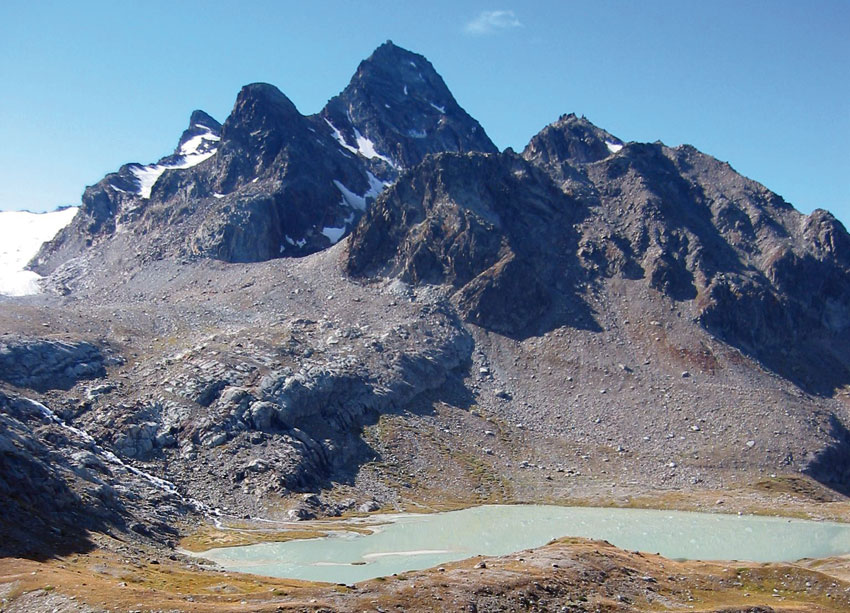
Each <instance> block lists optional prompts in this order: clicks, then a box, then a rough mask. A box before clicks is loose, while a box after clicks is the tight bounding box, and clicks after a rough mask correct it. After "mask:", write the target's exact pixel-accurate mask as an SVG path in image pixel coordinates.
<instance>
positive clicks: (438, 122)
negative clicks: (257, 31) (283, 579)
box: [0, 43, 850, 549]
mask: <svg viewBox="0 0 850 613" xmlns="http://www.w3.org/2000/svg"><path fill="white" fill-rule="evenodd" d="M154 175H156V176H154ZM349 235H350V236H349ZM33 267H34V269H35V270H37V271H39V272H40V273H42V274H46V275H49V278H48V280H47V285H48V287H49V288H52V289H54V290H56V291H55V292H53V293H47V294H45V295H42V296H36V297H31V298H27V299H18V300H6V301H5V302H4V309H3V310H2V312H0V323H2V324H3V326H4V328H3V329H4V330H6V331H7V335H6V336H8V339H7V338H6V337H3V340H2V343H0V366H2V368H3V370H2V371H0V393H2V394H3V396H2V398H0V400H2V404H3V406H4V419H7V420H9V424H10V425H9V431H14V432H16V435H15V436H9V437H5V438H2V439H0V442H2V443H3V445H4V447H3V449H4V450H5V451H4V455H2V456H0V460H2V461H4V462H6V464H4V467H5V466H9V470H8V471H5V470H4V473H3V474H4V475H9V479H7V481H6V482H4V484H0V485H3V487H4V491H7V492H13V491H15V490H16V489H19V490H25V491H27V492H29V498H28V499H27V500H25V501H23V502H22V501H20V500H17V499H10V500H11V502H7V504H11V505H13V506H14V517H16V518H20V521H21V522H24V521H25V519H26V513H25V512H24V511H25V509H26V508H27V505H33V504H38V501H39V500H48V499H49V498H50V497H51V495H52V492H53V491H54V490H51V489H50V487H48V486H45V487H44V488H42V487H41V486H40V485H39V484H38V483H37V480H36V479H31V478H27V476H26V475H28V474H30V473H32V474H35V473H36V472H40V471H42V469H44V470H48V469H47V468H43V467H44V466H47V465H49V462H48V461H47V460H46V459H45V458H49V457H55V458H59V459H61V461H59V462H57V463H55V466H54V468H52V469H49V470H51V471H52V472H51V473H50V474H51V475H53V477H52V478H51V480H50V482H51V483H53V482H55V483H64V484H65V487H66V488H67V489H68V491H69V492H71V493H72V494H73V495H72V494H69V496H70V497H69V498H68V500H72V499H74V500H75V498H73V496H77V497H78V498H79V499H80V500H85V501H90V502H91V503H92V505H94V507H96V508H100V507H101V506H104V505H105V508H106V510H107V511H110V512H112V511H114V513H113V514H112V515H109V513H106V512H103V513H100V515H98V516H99V517H102V518H103V522H102V523H100V524H97V525H96V526H95V525H92V529H97V530H108V529H113V528H114V529H116V530H119V531H120V530H124V531H126V530H131V531H132V532H133V534H136V535H141V537H142V538H147V539H151V540H154V541H158V542H163V541H165V540H168V539H169V538H171V537H170V536H169V535H170V534H171V532H170V530H173V529H174V526H178V525H182V524H181V522H183V521H186V518H187V517H189V516H191V515H192V514H193V513H212V512H214V511H213V510H214V509H216V510H217V511H215V512H217V513H222V514H225V515H232V516H233V517H243V516H263V517H290V518H295V519H297V518H303V517H309V516H311V515H317V514H318V515H323V514H324V515H327V514H335V513H341V512H344V511H346V510H352V509H355V508H358V507H361V508H366V509H369V508H375V507H378V508H397V507H401V506H409V505H411V504H423V505H429V504H432V503H439V504H444V503H446V501H447V500H449V501H451V502H452V503H457V504H473V503H480V502H492V501H517V500H563V499H565V498H570V497H572V496H577V495H580V494H582V493H587V492H593V493H594V495H597V494H598V492H599V491H603V490H604V491H605V492H607V493H608V494H607V495H611V496H613V495H614V494H612V493H611V492H614V491H616V492H617V495H622V496H625V497H628V496H635V495H639V494H640V493H641V490H642V489H648V488H659V489H664V488H667V489H675V488H680V489H681V488H722V487H723V486H724V484H726V483H729V482H730V481H731V482H738V481H742V480H743V481H745V482H751V481H753V480H755V479H760V478H762V477H764V475H770V474H781V475H785V476H788V475H791V476H793V477H794V478H799V475H800V473H801V472H802V473H805V474H809V475H811V476H812V477H814V478H816V479H818V480H820V481H822V482H824V483H827V484H829V485H830V486H831V487H832V488H834V489H835V490H837V491H839V492H841V491H847V490H848V489H850V435H847V429H846V427H845V424H847V423H850V408H848V398H850V396H848V389H850V388H848V384H850V349H848V348H850V342H848V341H850V237H848V234H847V232H846V230H845V229H844V228H843V226H842V225H841V224H840V222H838V221H837V220H836V219H835V218H834V217H832V216H831V215H830V214H829V213H827V212H825V211H815V212H814V213H812V214H811V215H808V216H806V215H802V214H800V213H798V212H797V211H795V210H794V209H793V207H791V205H789V204H788V203H786V202H785V201H784V200H782V198H781V197H779V196H778V195H776V194H774V193H772V192H770V191H769V190H768V189H766V188H765V187H764V186H761V185H759V184H758V183H755V182H753V181H751V180H749V179H746V178H745V177H742V176H741V175H739V174H738V173H736V172H735V171H734V170H733V169H732V168H731V167H730V166H729V165H728V164H725V163H723V162H720V161H718V160H716V159H714V158H711V157H710V156H708V155H705V154H703V153H700V152H699V151H697V150H696V149H694V148H692V147H689V146H680V147H675V148H671V147H667V146H665V145H663V144H661V143H651V144H645V143H626V142H623V141H622V140H620V139H618V138H616V137H615V136H613V135H611V134H610V133H608V132H606V131H604V130H602V129H600V128H598V127H596V126H594V125H593V124H592V123H590V122H589V121H588V120H587V119H585V118H583V117H577V116H575V115H565V116H563V117H561V118H560V119H559V120H558V121H556V122H554V123H553V124H551V125H549V126H547V127H545V128H544V129H543V130H542V131H541V132H540V133H539V134H537V135H536V136H534V137H533V138H532V139H531V141H530V142H529V145H528V146H527V147H526V148H525V150H524V151H523V152H522V153H521V154H517V153H515V152H513V151H510V150H507V151H504V152H498V151H497V150H496V148H495V146H494V145H493V144H492V142H491V141H490V140H489V138H487V136H486V134H485V133H484V131H483V129H482V128H481V127H480V125H479V124H478V123H477V122H476V121H475V120H474V119H472V118H471V117H469V115H468V114H466V113H465V111H463V109H461V108H460V106H459V105H458V104H457V102H456V101H455V100H454V98H453V97H452V96H451V94H450V92H449V91H448V89H447V88H446V86H445V84H444V83H443V81H442V79H441V78H440V77H439V75H437V73H436V71H434V69H433V67H432V66H431V65H430V63H428V61H427V60H425V58H423V57H422V56H419V55H417V54H413V53H411V52H408V51H406V50H403V49H401V48H400V47H397V46H395V45H393V44H391V43H387V44H385V45H382V46H381V47H379V48H378V49H377V50H376V51H375V52H374V53H373V55H372V56H371V57H370V58H369V59H367V60H365V61H364V62H363V63H361V65H360V66H359V68H358V69H357V72H356V74H355V75H354V77H353V78H352V80H351V82H350V83H349V85H348V87H346V89H345V90H343V92H342V93H341V94H340V95H339V96H337V97H335V98H334V99H332V100H331V101H330V102H329V103H328V105H327V106H326V107H325V109H323V110H322V111H321V112H320V113H318V114H316V115H312V116H304V115H302V114H301V113H300V112H299V111H298V110H297V109H296V108H295V106H294V105H293V104H292V102H291V101H290V100H289V99H288V98H287V97H286V96H285V95H284V94H283V93H281V92H280V91H279V90H278V89H277V88H275V87H274V86H271V85H268V84H261V83H257V84H252V85H248V86H246V87H244V88H243V89H242V91H241V92H240V93H239V95H238V97H237V100H236V103H235V105H234V108H233V111H232V112H231V114H230V116H229V117H228V118H227V119H226V120H225V121H224V123H223V124H221V125H219V124H218V123H217V122H216V121H215V120H214V119H212V118H211V117H209V116H208V115H206V114H204V113H202V112H200V111H196V112H195V113H193V115H192V118H191V120H190V126H189V129H188V130H187V131H186V132H185V133H184V134H183V136H182V137H181V139H180V141H179V143H178V147H177V148H176V150H175V152H174V154H172V155H171V156H168V157H166V158H163V159H162V160H160V161H159V162H157V164H155V165H149V166H141V165H138V164H130V165H125V166H123V167H122V168H121V169H120V170H119V171H118V172H117V173H114V174H110V175H108V176H107V177H106V178H104V179H103V180H102V181H101V182H99V183H98V184H97V185H95V186H92V187H89V188H87V190H86V192H85V194H84V196H83V208H82V210H81V212H80V214H78V215H77V217H76V218H75V219H74V221H73V222H72V224H71V225H70V226H68V227H67V228H66V229H65V230H64V231H63V232H62V233H61V234H60V235H59V236H58V237H57V238H56V239H55V240H54V241H52V242H51V243H49V244H47V245H45V246H44V248H43V249H42V251H41V252H40V254H39V255H38V256H37V257H36V259H35V260H34V262H33ZM34 322H39V323H38V324H35V323H34ZM36 362H38V363H41V364H42V365H43V366H42V368H41V369H35V368H33V369H30V368H29V367H28V366H27V364H30V363H36ZM33 402H35V403H38V404H39V405H40V406H44V407H45V408H46V409H47V410H48V411H50V412H51V414H53V415H57V416H59V417H57V419H56V420H54V419H53V418H51V417H49V415H48V414H47V413H44V412H43V411H40V410H30V409H32V407H33V406H36V405H33V404H31V403H33ZM20 407H24V408H26V407H30V409H27V410H23V409H20ZM67 428H75V429H76V430H75V431H74V430H68V429H67ZM80 433H83V434H80ZM60 435H61V436H60ZM87 437H88V438H87ZM42 439H43V440H42ZM39 445H41V446H40V447H39ZM81 449H84V450H88V452H89V453H91V454H93V455H94V456H95V458H96V459H97V462H98V464H97V466H95V463H94V460H92V459H91V458H90V457H88V456H85V457H83V456H82V455H79V454H78V453H77V452H78V451H80V450H81ZM33 450H37V451H33ZM111 457H114V458H115V459H116V460H118V462H115V461H112V460H111ZM27 458H29V460H27ZM28 461H29V462H31V463H33V466H34V467H31V470H30V468H27V469H26V470H24V469H22V468H20V465H21V463H22V462H23V463H26V462H28ZM86 462H88V464H86ZM89 464H90V465H91V466H89ZM87 467H88V468H87ZM93 467H94V468H93ZM200 467H204V468H203V470H201V469H200ZM92 470H94V472H92ZM134 471H136V472H134ZM54 477H55V478H54ZM152 479H153V480H152ZM156 479H159V480H161V481H156ZM122 480H123V483H122V488H117V487H116V485H117V484H119V483H120V482H121V481H122ZM157 483H158V484H159V485H160V486H162V487H159V493H158V494H157V495H158V496H162V497H163V500H164V501H165V502H164V504H163V508H164V510H162V511H155V510H151V508H150V506H149V505H143V504H137V502H138V501H139V500H140V499H143V498H144V497H145V496H150V488H151V487H152V484H157ZM163 484H165V485H163ZM104 486H108V487H110V488H112V489H111V490H104V489H103V487H104ZM99 488H100V489H99ZM163 488H164V489H163ZM615 488H616V489H615ZM102 490H103V491H105V492H107V493H106V494H104V493H103V491H102ZM110 492H113V493H110ZM620 492H623V493H622V494H620ZM189 493H191V496H189ZM838 495H839V494H836V496H838ZM98 501H100V502H98ZM69 506H72V505H71V504H70V503H69V504H68V505H65V506H62V507H61V508H60V509H58V510H55V511H54V512H55V513H58V514H62V515H63V517H65V519H66V520H67V521H65V522H64V524H63V525H69V526H70V525H73V524H74V521H75V520H74V518H73V517H71V516H69V515H68V507H69ZM46 508H51V507H46ZM132 526H137V528H132ZM15 527H16V528H17V527H18V526H17V525H16V526H15ZM12 532H14V533H10V534H7V535H5V536H6V537H7V538H8V539H9V540H8V541H7V542H9V543H11V544H14V545H15V546H19V548H23V549H26V548H27V547H30V548H33V547H35V548H36V549H37V548H38V547H43V546H44V545H43V544H38V543H37V544H27V543H21V542H20V538H19V536H15V534H19V532H20V531H19V530H17V529H16V530H15V531H12ZM134 538H135V537H134Z"/></svg>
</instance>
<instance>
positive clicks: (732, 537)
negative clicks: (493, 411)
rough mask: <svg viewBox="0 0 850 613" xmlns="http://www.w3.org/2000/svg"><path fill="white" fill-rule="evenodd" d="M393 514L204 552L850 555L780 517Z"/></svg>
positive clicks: (300, 568)
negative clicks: (565, 546) (362, 529)
mask: <svg viewBox="0 0 850 613" xmlns="http://www.w3.org/2000/svg"><path fill="white" fill-rule="evenodd" d="M391 517H392V520H391V521H392V523H389V524H386V525H381V526H379V527H378V530H379V532H377V533H375V534H371V535H365V536H364V535H354V534H350V533H346V534H344V535H334V536H330V537H327V538H322V539H310V540H301V541H289V542H286V543H263V544H260V545H249V546H246V547H227V548H222V549H212V550H210V551H209V552H207V553H204V554H203V556H204V557H205V558H209V559H211V560H214V561H215V562H217V563H219V564H220V565H221V566H223V567H224V568H226V569H228V570H233V571H240V572H249V573H255V574H259V575H268V576H272V577H290V578H296V579H307V580H311V581H329V582H333V583H354V582H357V581H363V580H365V579H371V578H373V577H379V576H383V575H391V574H393V573H400V572H403V571H406V570H416V569H420V568H428V567H430V566H437V565H439V564H442V563H444V562H448V561H450V560H460V559H463V558H469V557H472V556H474V555H478V554H483V555H491V556H492V555H504V554H508V553H511V552H514V551H520V550H522V549H528V548H531V547H538V546H540V545H544V544H546V543H547V542H549V541H550V540H551V539H553V538H559V537H563V536H580V537H586V538H594V539H604V540H607V541H609V542H611V543H613V544H614V545H617V546H618V547H622V548H623V549H629V550H640V551H647V552H651V553H661V554H662V555H664V556H667V557H669V558H687V559H692V560H733V559H735V560H751V561H755V562H771V561H787V560H798V559H800V558H809V557H812V558H813V557H824V556H830V555H837V554H844V553H850V524H847V525H845V524H837V523H830V522H813V521H803V520H797V519H783V518H774V517H754V516H743V517H742V516H738V515H721V514H709V513H686V512H681V511H654V510H646V509H596V508H586V507H555V506H542V505H511V506H482V507H474V508H470V509H464V510H462V511H452V512H450V513H437V514H433V515H395V516H391ZM353 562H361V563H362V562H365V564H361V565H352V563H353Z"/></svg>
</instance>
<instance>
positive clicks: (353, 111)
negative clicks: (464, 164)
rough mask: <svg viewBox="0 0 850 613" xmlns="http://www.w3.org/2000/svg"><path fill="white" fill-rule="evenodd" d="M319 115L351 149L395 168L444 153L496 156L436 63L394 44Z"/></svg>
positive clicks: (368, 63)
mask: <svg viewBox="0 0 850 613" xmlns="http://www.w3.org/2000/svg"><path fill="white" fill-rule="evenodd" d="M320 115H321V117H322V118H323V119H325V120H326V121H327V122H328V123H330V124H331V125H332V126H333V128H334V129H335V130H336V131H337V132H338V133H339V138H341V139H344V142H345V144H346V145H347V146H349V147H353V148H355V149H358V150H360V152H361V154H363V155H365V156H366V157H370V158H374V157H383V158H386V159H387V160H389V161H390V163H391V164H392V165H394V166H396V167H403V168H409V167H411V166H414V165H415V164H417V163H418V162H420V161H421V160H422V158H424V157H425V155H427V154H429V153H437V152H440V151H460V152H466V151H483V152H488V153H494V152H496V151H497V149H496V146H495V145H494V144H493V143H492V141H491V140H490V139H489V137H488V136H487V134H486V133H485V132H484V129H483V128H482V127H481V126H480V125H479V123H478V122H477V121H475V120H474V119H473V118H472V117H470V116H469V115H468V114H467V113H466V111H464V110H463V109H462V108H461V107H460V105H458V103H457V101H456V100H455V99H454V96H452V94H451V92H450V91H449V89H448V87H447V86H446V84H445V82H444V81H443V79H442V77H440V75H439V74H438V73H437V71H436V70H434V67H433V66H432V65H431V62H429V61H428V60H427V59H425V58H424V57H423V56H421V55H419V54H416V53H412V52H410V51H408V50H406V49H403V48H401V47H399V46H397V45H394V44H393V43H392V42H390V41H388V42H387V43H384V44H383V45H381V46H380V47H378V48H377V49H376V50H375V52H374V53H372V55H371V56H369V57H368V58H367V59H366V60H364V61H362V62H361V63H360V65H359V66H358V68H357V72H356V73H355V74H354V76H353V77H352V79H351V82H350V83H349V84H348V86H347V87H346V88H345V89H344V90H343V91H342V93H340V94H339V95H338V96H336V97H335V98H333V99H332V100H331V101H330V102H329V103H328V104H327V106H326V107H325V108H324V110H322V112H321V114H320Z"/></svg>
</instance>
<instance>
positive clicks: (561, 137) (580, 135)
mask: <svg viewBox="0 0 850 613" xmlns="http://www.w3.org/2000/svg"><path fill="white" fill-rule="evenodd" d="M622 148H623V141H621V140H620V139H619V138H617V137H616V136H614V135H612V134H610V133H609V132H606V131H605V130H603V129H601V128H598V127H596V126H595V125H593V124H592V123H591V122H590V121H588V120H587V119H586V118H585V117H577V116H576V115H575V114H573V113H570V114H569V115H562V116H561V117H560V118H559V119H558V121H556V122H554V123H552V124H549V125H548V126H546V127H545V128H543V130H541V131H540V132H539V133H538V134H537V135H536V136H534V137H533V138H532V139H531V142H529V143H528V145H527V146H526V148H525V150H524V151H523V153H522V155H523V157H524V158H525V159H527V160H529V161H532V162H535V163H538V164H544V165H546V164H553V163H554V164H560V163H562V162H564V161H567V160H569V161H570V162H572V163H573V164H587V163H590V162H598V161H599V160H603V159H605V158H607V157H608V156H610V155H612V154H614V153H618V152H619V151H620V149H622Z"/></svg>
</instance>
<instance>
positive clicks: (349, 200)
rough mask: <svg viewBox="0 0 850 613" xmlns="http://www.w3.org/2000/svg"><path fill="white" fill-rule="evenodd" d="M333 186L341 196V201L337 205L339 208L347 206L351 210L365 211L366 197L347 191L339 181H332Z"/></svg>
mask: <svg viewBox="0 0 850 613" xmlns="http://www.w3.org/2000/svg"><path fill="white" fill-rule="evenodd" d="M334 185H336V188H337V189H338V190H339V191H340V193H341V194H342V201H341V202H340V203H339V204H340V205H341V206H344V205H346V204H347V205H348V206H350V207H351V208H352V209H357V210H358V211H365V210H366V197H365V196H358V195H357V194H355V193H354V192H353V191H351V190H350V189H348V188H347V187H346V186H345V185H343V184H342V183H341V182H340V181H337V180H336V179H334Z"/></svg>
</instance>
